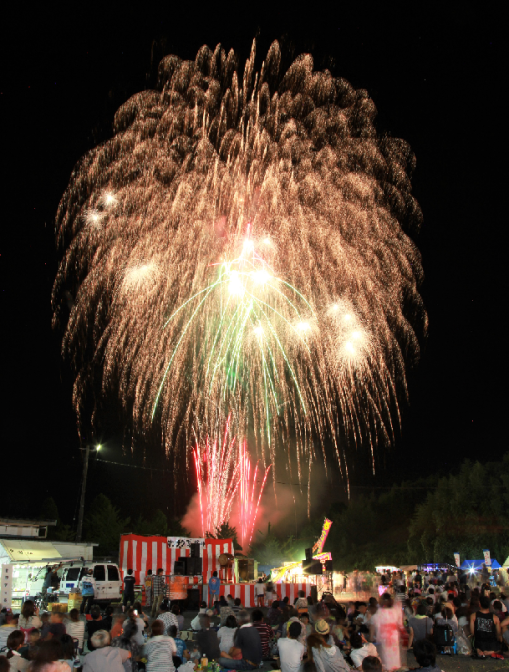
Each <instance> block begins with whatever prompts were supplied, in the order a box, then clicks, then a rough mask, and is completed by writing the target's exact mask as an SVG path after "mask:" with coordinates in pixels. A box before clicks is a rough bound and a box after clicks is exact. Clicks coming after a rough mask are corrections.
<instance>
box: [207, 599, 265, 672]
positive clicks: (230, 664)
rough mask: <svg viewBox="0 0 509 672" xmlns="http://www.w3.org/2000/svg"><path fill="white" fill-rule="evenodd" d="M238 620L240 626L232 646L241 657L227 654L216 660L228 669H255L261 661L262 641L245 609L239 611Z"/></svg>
mask: <svg viewBox="0 0 509 672" xmlns="http://www.w3.org/2000/svg"><path fill="white" fill-rule="evenodd" d="M238 622H239V625H240V627H239V629H238V630H237V632H236V633H235V640H234V646H235V647H237V648H239V649H240V651H241V654H242V658H241V659H240V660H233V659H232V658H230V657H229V656H221V658H219V659H218V660H217V662H218V663H219V665H221V667H224V668H226V669H228V670H254V669H257V668H258V667H259V665H260V663H261V662H262V642H261V639H260V635H259V633H258V630H256V628H253V626H252V624H251V623H250V622H249V614H248V613H247V611H241V612H240V613H239V618H238Z"/></svg>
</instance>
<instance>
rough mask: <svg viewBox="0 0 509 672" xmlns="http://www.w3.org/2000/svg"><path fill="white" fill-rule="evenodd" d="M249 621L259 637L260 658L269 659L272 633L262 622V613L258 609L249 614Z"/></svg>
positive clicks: (268, 626)
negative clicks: (260, 646)
mask: <svg viewBox="0 0 509 672" xmlns="http://www.w3.org/2000/svg"><path fill="white" fill-rule="evenodd" d="M251 620H252V621H253V628H256V630H258V634H259V635H260V640H261V642H262V656H263V658H264V659H265V660H267V659H268V658H270V643H271V641H272V639H273V637H274V632H273V631H272V628H271V627H270V625H267V623H265V622H264V620H263V613H262V611H260V609H254V610H253V612H252V614H251Z"/></svg>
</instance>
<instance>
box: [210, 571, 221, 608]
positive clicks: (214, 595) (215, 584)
mask: <svg viewBox="0 0 509 672" xmlns="http://www.w3.org/2000/svg"><path fill="white" fill-rule="evenodd" d="M220 587H221V581H220V580H219V579H218V576H217V572H213V573H212V576H211V577H210V579H209V607H213V606H214V602H215V601H216V600H217V599H219V589H220Z"/></svg>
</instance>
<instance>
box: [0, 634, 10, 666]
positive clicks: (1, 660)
mask: <svg viewBox="0 0 509 672" xmlns="http://www.w3.org/2000/svg"><path fill="white" fill-rule="evenodd" d="M0 627H1V626H0ZM9 668H10V664H9V661H8V660H7V656H4V655H3V654H0V672H9Z"/></svg>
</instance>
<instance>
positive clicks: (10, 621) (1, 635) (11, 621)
mask: <svg viewBox="0 0 509 672" xmlns="http://www.w3.org/2000/svg"><path fill="white" fill-rule="evenodd" d="M17 629H18V626H17V623H16V620H15V618H14V615H13V614H11V613H10V612H9V611H8V612H6V613H5V621H4V624H3V625H2V626H0V650H2V649H3V648H4V647H5V646H7V638H8V637H9V635H10V634H11V632H14V631H15V630H17Z"/></svg>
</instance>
